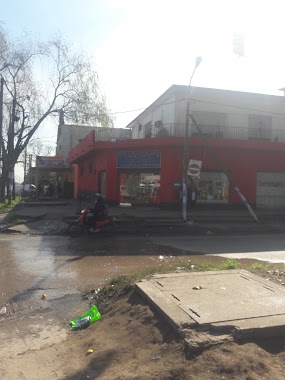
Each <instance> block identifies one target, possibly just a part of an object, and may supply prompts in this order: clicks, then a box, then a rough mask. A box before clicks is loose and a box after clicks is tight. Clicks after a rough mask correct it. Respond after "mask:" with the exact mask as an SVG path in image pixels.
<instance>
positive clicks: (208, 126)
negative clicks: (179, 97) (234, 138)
mask: <svg viewBox="0 0 285 380" xmlns="http://www.w3.org/2000/svg"><path fill="white" fill-rule="evenodd" d="M193 116H194V118H195V119H196V121H197V124H198V125H199V126H200V127H201V130H202V133H203V134H206V135H207V136H211V137H223V134H224V132H225V128H226V127H227V124H228V115H227V114H226V113H221V112H204V111H194V112H193ZM195 134H199V131H197V128H196V127H195V126H194V125H193V127H192V135H195Z"/></svg>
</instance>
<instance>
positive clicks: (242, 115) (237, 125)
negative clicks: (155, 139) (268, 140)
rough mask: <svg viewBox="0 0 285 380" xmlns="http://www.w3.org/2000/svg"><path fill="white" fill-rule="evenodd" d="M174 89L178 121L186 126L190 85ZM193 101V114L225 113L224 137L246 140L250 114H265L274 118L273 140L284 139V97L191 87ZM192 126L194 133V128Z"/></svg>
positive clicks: (176, 119) (176, 120) (191, 99)
mask: <svg viewBox="0 0 285 380" xmlns="http://www.w3.org/2000/svg"><path fill="white" fill-rule="evenodd" d="M174 88H176V95H175V100H176V103H175V104H176V109H175V123H177V124H180V125H181V126H182V128H183V125H185V118H186V98H187V91H188V88H187V87H186V86H174ZM190 104H191V105H190V107H191V112H192V113H193V114H194V115H195V112H198V113H199V112H208V113H220V114H221V113H224V114H226V115H227V117H226V120H227V125H226V128H224V132H225V133H224V138H241V139H245V138H246V139H247V134H246V129H247V128H248V127H249V115H264V116H270V117H271V118H272V122H271V130H272V133H271V137H272V141H278V140H279V141H281V139H282V138H283V141H285V97H284V96H272V95H263V94H254V93H245V92H236V91H227V90H218V89H207V88H200V87H192V89H191V92H190ZM191 128H192V127H191ZM192 129H193V132H195V128H194V127H193V128H192ZM280 136H281V137H280ZM282 136H283V137H282Z"/></svg>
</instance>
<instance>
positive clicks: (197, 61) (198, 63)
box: [195, 57, 202, 68]
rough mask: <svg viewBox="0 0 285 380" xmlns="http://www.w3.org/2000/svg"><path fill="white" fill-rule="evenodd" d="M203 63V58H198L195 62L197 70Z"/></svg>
mask: <svg viewBox="0 0 285 380" xmlns="http://www.w3.org/2000/svg"><path fill="white" fill-rule="evenodd" d="M201 62H202V57H197V58H196V61H195V68H196V67H198V66H199V65H200V63H201Z"/></svg>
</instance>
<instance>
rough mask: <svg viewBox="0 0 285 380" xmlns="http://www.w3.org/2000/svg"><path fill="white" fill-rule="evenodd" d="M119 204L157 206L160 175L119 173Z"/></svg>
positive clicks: (157, 173) (156, 173) (133, 172)
mask: <svg viewBox="0 0 285 380" xmlns="http://www.w3.org/2000/svg"><path fill="white" fill-rule="evenodd" d="M120 202H122V203H125V202H127V203H132V204H144V205H159V203H160V174H159V172H155V173H142V172H135V171H132V172H126V173H120Z"/></svg>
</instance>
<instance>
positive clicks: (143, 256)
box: [0, 234, 285, 305]
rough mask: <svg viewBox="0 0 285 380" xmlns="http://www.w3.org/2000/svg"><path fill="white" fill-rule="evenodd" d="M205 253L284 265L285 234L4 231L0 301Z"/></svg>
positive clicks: (92, 283)
mask: <svg viewBox="0 0 285 380" xmlns="http://www.w3.org/2000/svg"><path fill="white" fill-rule="evenodd" d="M192 255H193V256H194V255H195V260H197V257H199V256H201V257H203V256H205V255H215V256H222V257H228V258H249V259H258V260H263V261H270V262H282V263H285V236H284V235H277V234H273V235H247V236H240V235H239V236H236V235H235V236H223V237H221V236H214V235H213V236H204V237H198V236H196V237H195V236H191V237H187V236H173V235H172V236H157V237H154V236H133V235H132V236H121V235H120V236H118V235H117V236H113V237H110V236H103V235H102V236H96V237H95V236H87V237H86V236H84V237H82V238H70V237H66V236H29V235H21V234H19V235H0V261H1V263H0V264H1V265H0V288H1V291H2V294H0V305H1V304H3V303H4V302H8V301H11V299H13V297H14V295H15V294H18V293H19V292H23V291H27V290H30V289H32V290H33V289H43V290H45V289H52V290H53V292H56V291H60V292H62V291H66V292H72V291H84V290H88V289H90V288H98V287H100V286H101V285H102V283H104V282H105V281H106V280H107V279H108V278H110V277H113V276H115V275H117V274H121V273H125V274H129V273H133V272H137V271H143V270H144V269H147V268H149V267H152V266H157V265H161V263H162V262H163V260H168V261H170V262H173V266H174V268H175V265H177V266H179V261H181V260H185V258H187V259H189V260H190V259H191V256H192Z"/></svg>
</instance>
